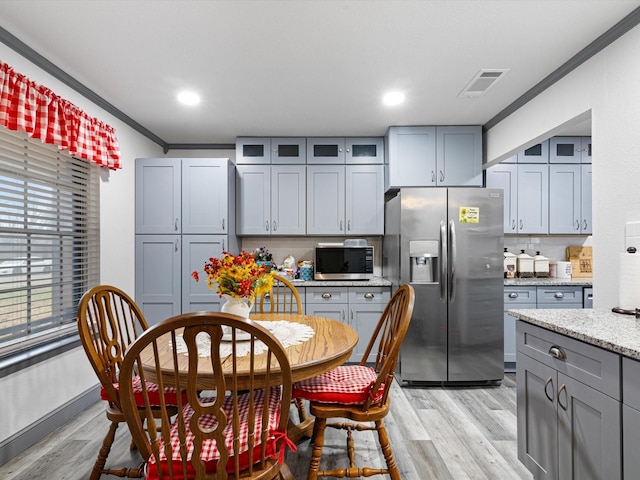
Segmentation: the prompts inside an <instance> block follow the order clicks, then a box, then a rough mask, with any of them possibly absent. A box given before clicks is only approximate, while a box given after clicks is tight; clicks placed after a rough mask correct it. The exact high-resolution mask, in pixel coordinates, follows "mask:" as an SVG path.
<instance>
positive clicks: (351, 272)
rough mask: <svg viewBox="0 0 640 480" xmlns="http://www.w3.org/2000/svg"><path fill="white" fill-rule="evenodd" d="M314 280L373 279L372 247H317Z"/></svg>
mask: <svg viewBox="0 0 640 480" xmlns="http://www.w3.org/2000/svg"><path fill="white" fill-rule="evenodd" d="M313 267H314V272H313V278H314V279H315V280H369V279H370V278H373V247H370V246H333V245H331V246H329V245H327V246H317V247H316V250H315V261H314V263H313Z"/></svg>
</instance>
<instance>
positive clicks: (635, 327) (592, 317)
mask: <svg viewBox="0 0 640 480" xmlns="http://www.w3.org/2000/svg"><path fill="white" fill-rule="evenodd" d="M509 315H511V316H512V317H516V318H518V319H520V320H523V321H525V322H528V323H531V324H533V325H538V326H540V327H542V328H546V329H547V330H551V331H553V332H558V333H560V334H563V335H566V336H568V337H572V338H575V339H577V340H582V341H583V342H586V343H590V344H592V345H595V346H597V347H601V348H604V349H606V350H609V351H612V352H616V353H619V354H621V355H624V356H626V357H630V358H634V359H636V360H640V320H637V319H636V318H635V316H634V315H623V314H619V313H613V312H612V311H611V310H607V309H521V310H509Z"/></svg>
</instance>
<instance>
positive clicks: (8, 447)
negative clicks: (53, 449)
mask: <svg viewBox="0 0 640 480" xmlns="http://www.w3.org/2000/svg"><path fill="white" fill-rule="evenodd" d="M99 400H100V387H99V386H96V387H92V388H91V389H89V390H87V391H86V392H84V393H82V394H80V395H78V396H77V397H75V398H74V399H72V400H70V401H69V402H67V403H66V404H65V405H64V406H61V407H59V408H57V409H56V410H54V411H52V412H51V413H49V414H48V415H46V416H44V417H42V418H41V419H39V420H38V421H36V422H34V423H32V424H31V425H29V426H28V427H26V428H24V429H22V430H21V431H19V432H17V433H15V434H13V435H12V436H11V437H9V438H7V439H6V440H4V441H3V442H0V466H2V465H4V464H5V463H7V462H9V461H10V460H11V459H13V458H15V457H17V456H18V455H19V454H20V453H22V452H24V451H25V450H27V449H28V448H30V447H32V446H33V445H35V444H36V443H38V442H39V441H40V440H42V439H43V438H44V437H46V436H47V435H49V434H50V433H52V432H54V431H55V430H57V429H58V428H60V427H61V426H62V425H64V424H65V423H67V422H68V421H69V420H71V419H73V418H75V417H77V416H78V415H80V414H81V413H82V412H84V411H85V410H86V409H87V408H89V407H90V406H91V405H93V404H95V403H96V402H97V401H99Z"/></svg>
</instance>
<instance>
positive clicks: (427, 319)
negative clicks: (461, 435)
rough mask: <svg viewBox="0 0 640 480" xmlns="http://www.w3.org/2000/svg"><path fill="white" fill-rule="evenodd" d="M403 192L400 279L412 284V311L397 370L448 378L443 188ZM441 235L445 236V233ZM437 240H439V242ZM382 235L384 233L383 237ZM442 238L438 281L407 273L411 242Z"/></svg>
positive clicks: (416, 378) (425, 378)
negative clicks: (413, 297) (419, 278)
mask: <svg viewBox="0 0 640 480" xmlns="http://www.w3.org/2000/svg"><path fill="white" fill-rule="evenodd" d="M400 196H401V213H400V215H401V220H400V235H399V244H400V259H399V260H400V283H409V284H410V285H411V286H413V288H414V290H415V303H414V310H413V317H412V319H411V323H410V325H409V331H408V332H407V336H406V337H405V339H404V342H403V344H402V347H401V351H400V368H399V374H400V378H401V379H402V381H407V382H444V381H446V380H447V293H448V292H447V284H446V281H443V280H444V279H446V270H445V268H446V256H447V250H446V247H447V241H446V234H447V229H446V220H447V219H446V212H447V191H446V189H441V188H435V189H428V188H404V189H402V190H401V191H400ZM443 236H444V238H443ZM441 240H443V241H442V242H441ZM385 241H386V239H385ZM434 241H435V242H440V243H439V245H440V252H439V262H438V268H440V269H441V270H440V272H439V275H438V276H437V278H438V279H439V280H440V283H424V282H414V281H412V278H411V265H410V250H411V249H410V244H411V242H414V243H413V245H414V247H415V245H416V244H417V243H418V242H422V243H423V244H431V242H434Z"/></svg>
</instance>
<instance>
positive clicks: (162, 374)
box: [121, 312, 295, 480]
mask: <svg viewBox="0 0 640 480" xmlns="http://www.w3.org/2000/svg"><path fill="white" fill-rule="evenodd" d="M223 327H230V329H231V330H230V331H231V334H230V338H228V339H227V336H228V335H229V334H227V335H224V331H223ZM202 362H204V363H205V364H206V366H207V369H208V370H210V371H212V372H214V373H213V374H212V375H211V374H209V375H207V376H206V377H204V376H202V375H200V374H199V370H200V369H199V365H202ZM133 372H138V374H139V375H140V377H141V378H142V379H143V380H144V381H143V382H142V385H143V396H144V397H145V398H146V397H147V395H148V394H147V392H146V389H145V387H144V386H145V385H146V384H147V382H148V381H153V382H154V383H157V385H158V387H159V388H167V387H172V388H176V389H179V390H180V391H184V392H185V395H186V402H185V401H183V400H182V398H181V397H178V405H177V414H176V416H175V418H173V419H172V418H171V412H168V411H167V412H164V411H163V413H162V415H160V418H159V420H158V421H157V422H155V423H154V422H152V420H153V412H152V411H151V409H150V406H149V405H147V413H146V414H145V415H144V416H143V417H142V418H141V416H140V415H138V411H137V408H136V403H135V397H134V392H133V389H132V388H131V387H130V386H128V385H123V387H122V394H121V399H122V407H123V410H124V413H125V417H126V419H127V422H128V423H129V428H130V430H131V432H132V435H133V438H134V441H135V442H136V444H137V445H138V448H139V450H140V453H141V454H142V456H143V458H144V459H145V461H146V462H147V478H149V479H156V478H165V479H168V480H177V479H187V478H189V479H192V478H195V479H197V480H204V479H216V480H226V479H227V478H233V479H240V478H242V479H261V480H263V479H264V480H266V479H272V478H282V479H291V480H293V476H292V475H291V472H290V471H289V469H288V467H287V466H286V464H285V463H284V448H285V446H286V444H288V442H287V438H286V429H287V422H288V417H289V406H290V401H289V399H290V398H291V389H292V384H291V368H290V365H289V360H288V358H287V355H286V353H285V351H284V349H283V347H282V346H281V344H280V342H279V341H278V340H277V339H276V338H275V337H274V336H273V335H272V334H271V333H270V332H269V331H268V330H267V329H265V328H264V327H262V326H260V325H258V324H256V323H254V322H252V321H251V320H246V319H243V318H241V317H238V316H235V315H230V314H226V313H216V312H194V313H185V314H182V315H178V316H175V317H172V318H169V319H167V320H164V321H163V322H161V323H159V324H157V325H155V326H153V327H151V328H150V329H149V330H147V331H146V332H145V333H144V334H142V335H141V336H140V338H139V339H138V340H137V341H136V342H135V343H134V344H133V345H131V346H130V348H129V350H128V351H127V354H126V355H125V358H124V361H123V364H122V374H123V375H129V374H133ZM243 372H244V373H243ZM283 399H286V401H283ZM164 407H165V405H162V404H161V405H160V407H159V408H160V409H161V410H164ZM145 418H146V420H147V428H146V429H145V428H143V420H144V419H145ZM293 448H295V447H293ZM160 472H162V474H163V476H162V477H161V476H160Z"/></svg>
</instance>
